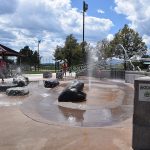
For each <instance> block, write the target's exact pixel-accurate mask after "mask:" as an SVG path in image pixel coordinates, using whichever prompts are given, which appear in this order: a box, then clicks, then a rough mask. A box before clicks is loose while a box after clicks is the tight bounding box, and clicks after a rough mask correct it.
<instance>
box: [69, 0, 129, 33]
mask: <svg viewBox="0 0 150 150" xmlns="http://www.w3.org/2000/svg"><path fill="white" fill-rule="evenodd" d="M85 2H86V3H87V4H88V7H89V8H88V11H87V15H90V16H95V17H97V18H109V19H111V20H112V22H113V24H114V26H113V27H112V29H111V31H110V34H115V33H116V32H118V30H119V29H121V28H122V27H123V26H124V24H128V23H129V21H128V20H127V19H126V17H125V15H123V14H117V13H116V12H115V11H114V7H115V3H114V0H86V1H85ZM71 5H72V6H73V7H76V8H78V9H79V10H82V5H83V1H82V0H72V3H71ZM98 10H102V11H103V12H101V13H100V12H99V13H98Z"/></svg>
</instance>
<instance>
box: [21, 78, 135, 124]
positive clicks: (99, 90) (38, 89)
mask: <svg viewBox="0 0 150 150" xmlns="http://www.w3.org/2000/svg"><path fill="white" fill-rule="evenodd" d="M82 80H84V83H85V88H84V92H85V93H87V101H85V102H82V103H71V102H58V95H59V94H60V93H61V91H62V90H63V89H64V88H65V87H66V86H67V84H68V83H69V82H70V81H62V82H60V85H59V86H58V87H56V88H54V89H45V88H43V82H42V81H40V82H34V83H31V84H30V85H29V91H30V94H29V96H27V97H26V98H25V100H26V101H24V103H23V104H22V105H20V109H21V111H22V112H23V113H24V114H25V115H26V116H28V117H30V118H31V119H33V120H35V121H38V122H42V123H45V124H54V125H69V126H75V127H103V126H110V125H115V124H117V123H119V122H122V121H124V120H126V119H128V118H130V117H131V116H132V112H133V88H131V87H129V86H128V85H127V84H124V83H123V82H111V81H109V82H108V81H107V80H105V81H100V80H95V79H93V80H92V82H91V83H92V84H91V87H90V88H89V84H88V81H87V80H85V79H82Z"/></svg>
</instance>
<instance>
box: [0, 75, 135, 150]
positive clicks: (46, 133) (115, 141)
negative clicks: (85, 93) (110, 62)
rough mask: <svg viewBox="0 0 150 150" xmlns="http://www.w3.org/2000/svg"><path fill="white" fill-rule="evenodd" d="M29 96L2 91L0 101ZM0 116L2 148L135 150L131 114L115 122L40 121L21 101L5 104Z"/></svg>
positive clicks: (0, 149)
mask: <svg viewBox="0 0 150 150" xmlns="http://www.w3.org/2000/svg"><path fill="white" fill-rule="evenodd" d="M26 76H27V77H29V80H30V81H36V80H43V78H42V75H26ZM53 77H55V74H53ZM6 80H9V81H11V80H12V79H6ZM38 86H39V87H40V86H41V85H38ZM33 88H34V87H33ZM45 90H47V92H48V91H49V90H50V89H45ZM35 92H36V91H35ZM37 92H38V91H37ZM30 94H31V95H32V92H31V93H30ZM27 97H28V98H30V95H29V96H25V97H23V98H22V99H20V98H19V97H6V95H5V94H4V93H0V102H1V101H9V102H20V101H21V102H22V103H23V102H24V101H26V98H27ZM128 98H130V95H128ZM132 100H133V99H131V101H132ZM35 101H36V99H35ZM29 107H30V106H29ZM34 111H35V110H33V112H34ZM36 111H38V110H36ZM30 113H31V112H30ZM54 115H55V114H54ZM0 120H1V121H0V150H80V149H81V150H132V148H131V145H132V116H131V117H130V118H128V119H127V120H125V121H122V122H120V123H117V124H116V125H113V126H106V127H98V128H84V127H83V128H78V127H71V126H66V125H52V124H46V123H40V122H38V121H36V120H34V119H31V118H28V117H27V116H26V115H25V114H23V112H22V111H20V107H19V105H3V106H0Z"/></svg>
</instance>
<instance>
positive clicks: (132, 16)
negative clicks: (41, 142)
mask: <svg viewBox="0 0 150 150" xmlns="http://www.w3.org/2000/svg"><path fill="white" fill-rule="evenodd" d="M85 2H86V3H87V4H88V10H87V12H86V13H85V40H86V41H87V42H88V43H91V44H94V43H96V42H97V41H100V40H102V39H104V38H107V39H109V40H111V39H112V38H113V36H114V34H115V33H117V32H118V31H119V29H121V28H123V26H124V25H125V24H128V25H129V27H131V28H133V29H134V30H135V31H137V32H139V34H140V36H142V37H143V40H144V42H145V43H146V44H147V46H148V47H150V44H149V43H150V15H149V14H150V0H85ZM82 5H83V0H0V43H1V44H4V45H5V46H8V47H10V48H12V49H14V50H16V51H19V50H20V49H22V48H23V47H24V46H26V45H28V46H29V47H30V48H31V49H32V50H33V51H35V50H37V47H38V41H39V40H41V43H40V56H42V58H44V59H45V61H51V60H52V59H53V53H54V50H55V48H56V46H57V45H60V46H63V44H64V41H65V38H66V36H67V35H69V34H73V35H74V36H75V37H76V39H78V42H81V41H82V21H83V19H82Z"/></svg>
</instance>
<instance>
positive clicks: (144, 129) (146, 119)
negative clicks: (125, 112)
mask: <svg viewBox="0 0 150 150" xmlns="http://www.w3.org/2000/svg"><path fill="white" fill-rule="evenodd" d="M134 88H135V92H134V112H133V134H132V148H133V149H134V150H150V77H147V76H146V77H140V78H138V79H136V80H135V81H134Z"/></svg>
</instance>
